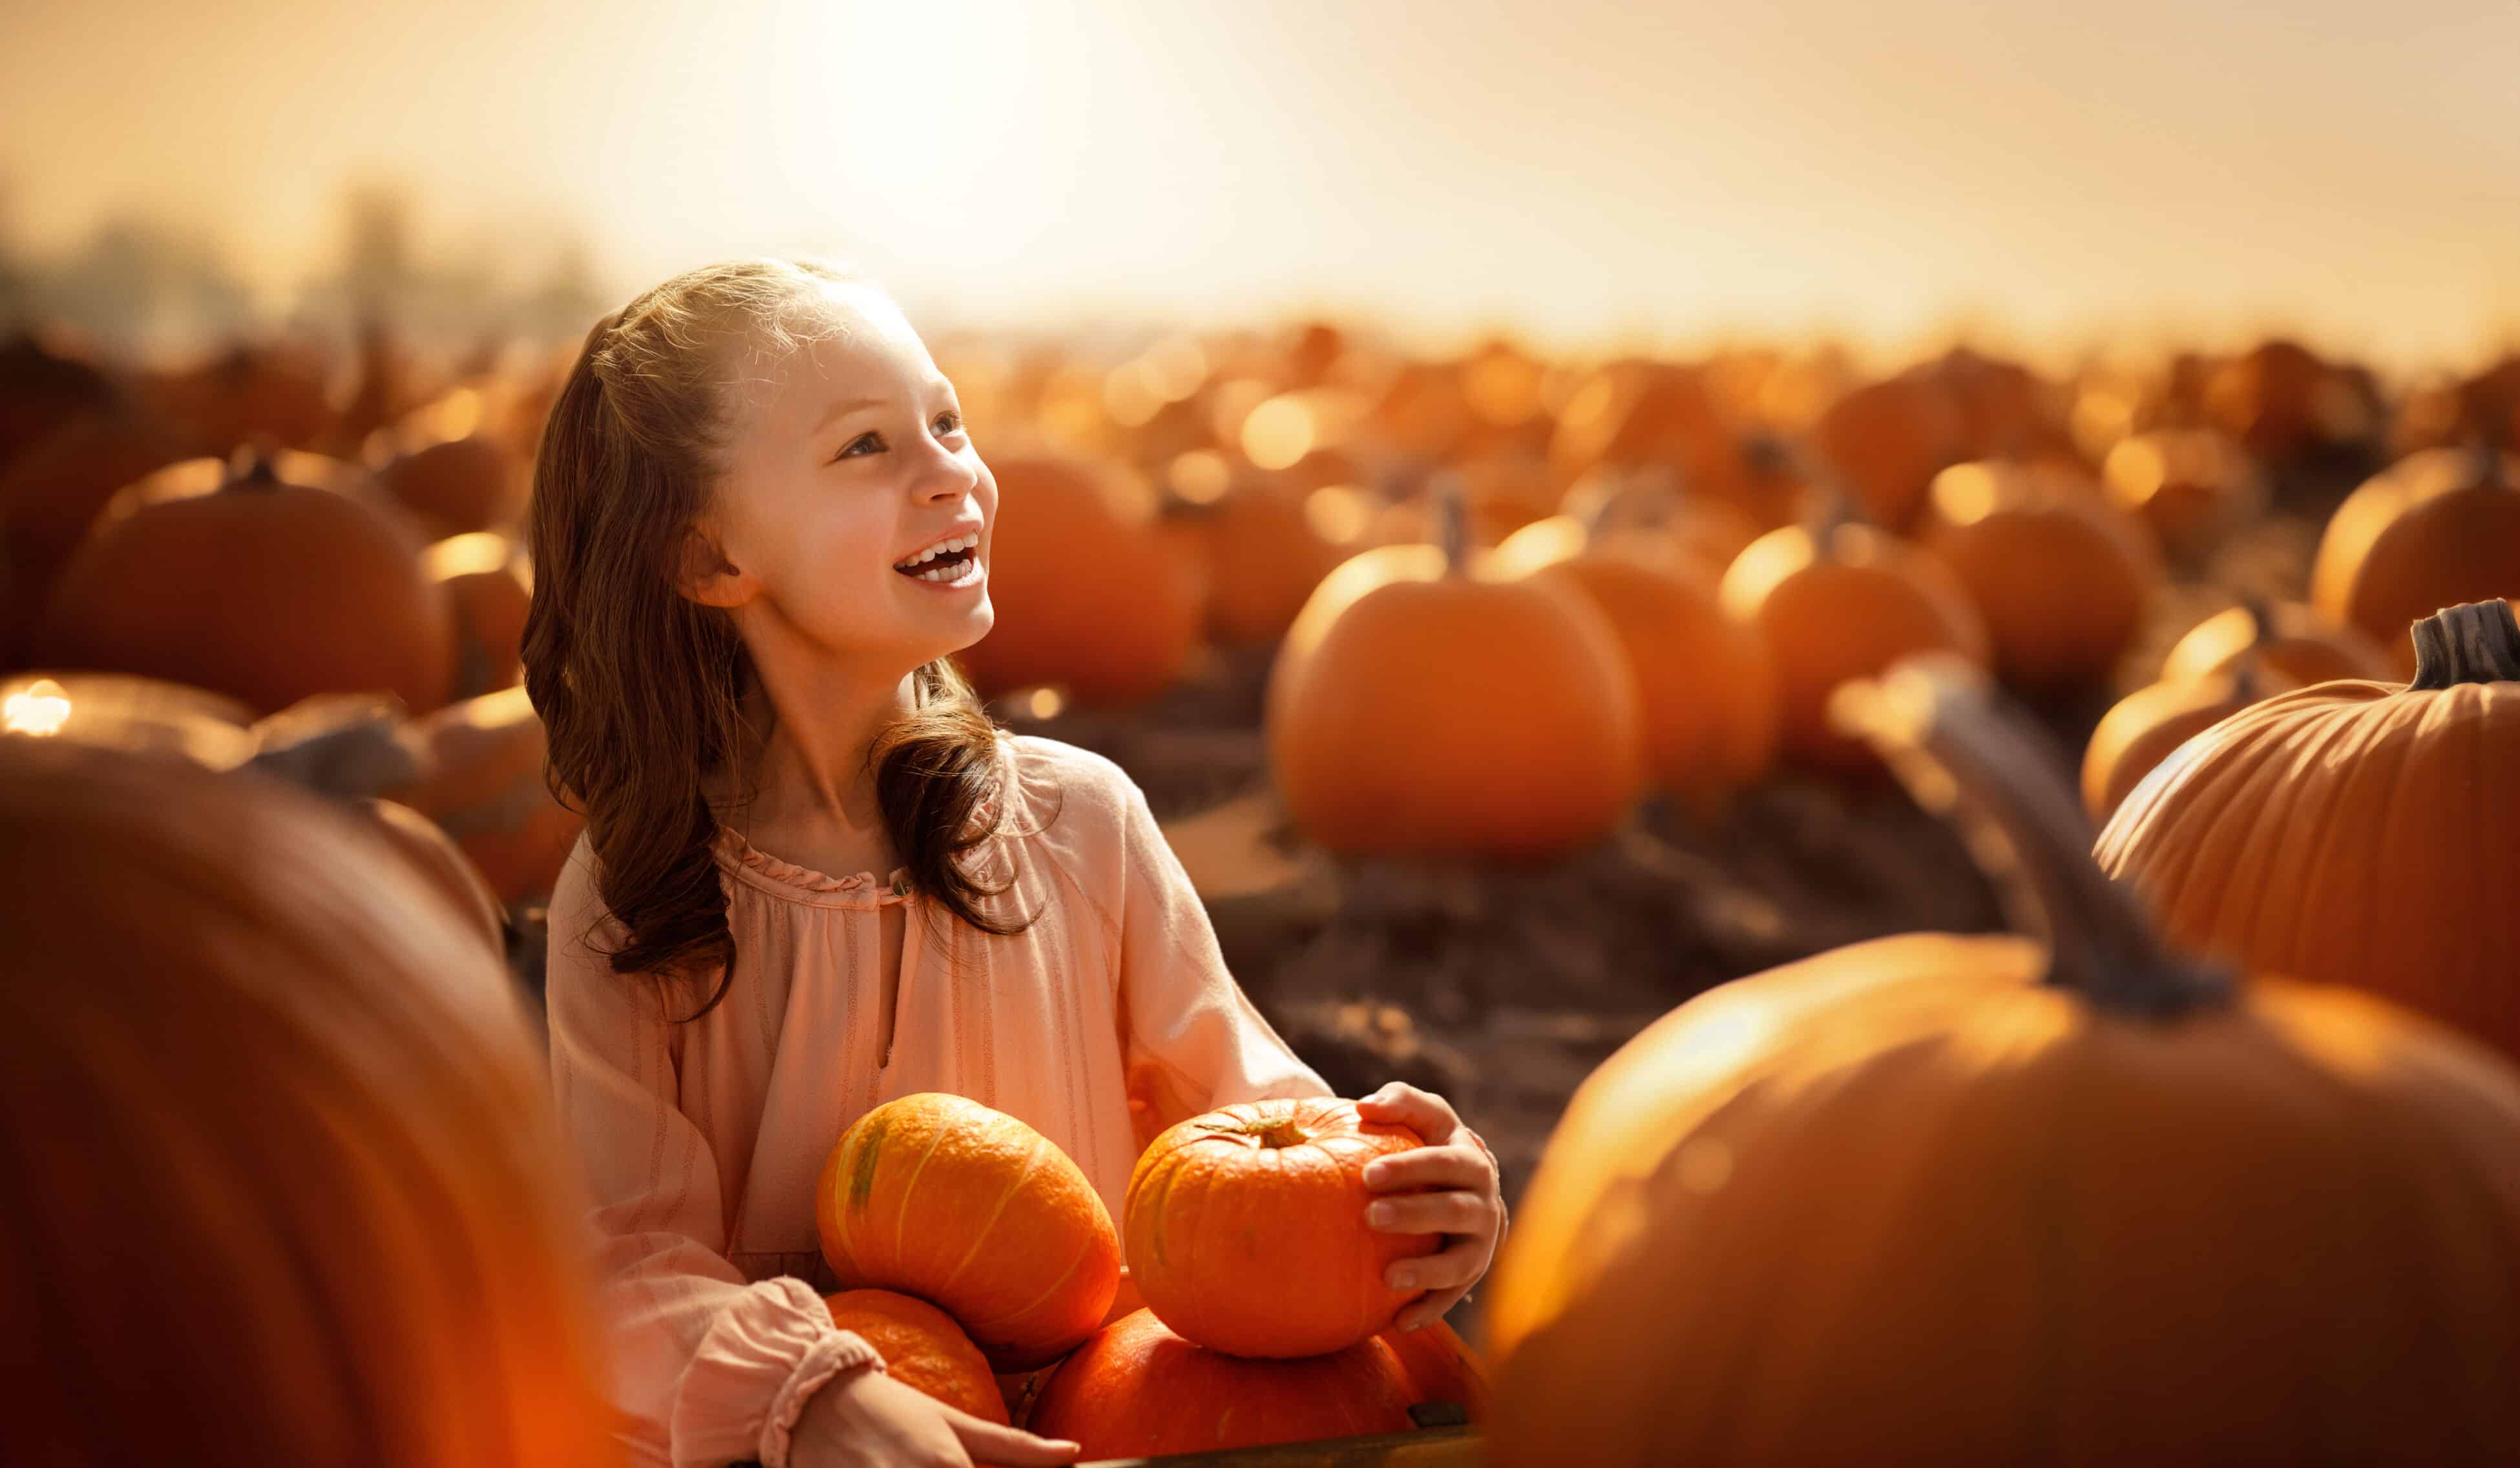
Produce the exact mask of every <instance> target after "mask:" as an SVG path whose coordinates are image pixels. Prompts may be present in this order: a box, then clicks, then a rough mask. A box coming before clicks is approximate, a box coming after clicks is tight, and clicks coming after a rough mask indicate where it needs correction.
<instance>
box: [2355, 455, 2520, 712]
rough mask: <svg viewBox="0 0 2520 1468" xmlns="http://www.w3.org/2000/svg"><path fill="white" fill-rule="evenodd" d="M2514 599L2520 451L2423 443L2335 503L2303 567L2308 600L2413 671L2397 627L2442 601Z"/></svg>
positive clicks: (2519, 572) (2519, 570)
mask: <svg viewBox="0 0 2520 1468" xmlns="http://www.w3.org/2000/svg"><path fill="white" fill-rule="evenodd" d="M2487 597H2509V598H2520V458H2515V457H2514V456H2513V455H2510V454H2506V453H2503V452H2501V451H2499V450H2498V449H2492V448H2470V449H2426V450H2423V451H2422V452H2420V453H2416V454H2410V455H2408V457H2406V458H2404V459H2401V460H2399V461H2398V462H2397V463H2396V464H2393V465H2391V466H2389V467H2388V468H2386V469H2384V470H2382V471H2381V472H2380V473H2378V474H2375V475H2373V476H2372V477H2371V478H2370V479H2369V480H2367V481H2366V482H2365V483H2364V484H2363V487H2362V488H2360V489H2357V490H2356V491H2354V493H2353V494H2352V495H2351V496H2349V497H2348V498H2347V499H2346V501H2345V503H2344V504H2342V505H2340V506H2338V507H2337V508H2336V513H2335V515H2334V516H2333V517H2331V518H2330V519H2329V520H2328V522H2327V529H2326V531H2325V532H2324V533H2323V534H2322V535H2321V536H2320V537H2319V541H2318V559H2317V560H2316V561H2315V562H2314V563H2313V564H2312V566H2311V573H2310V600H2311V604H2312V605H2314V606H2316V607H2318V610H2319V612H2320V613H2321V614H2322V615H2324V616H2326V617H2328V618H2330V619H2331V620H2334V621H2337V622H2342V623H2344V624H2345V625H2347V626H2349V627H2358V628H2361V629H2362V630H2363V632H2365V633H2368V634H2369V635H2370V636H2371V637H2372V638H2373V639H2374V640H2376V641H2377V642H2379V644H2380V645H2382V646H2384V647H2387V648H2388V649H2390V656H2391V659H2392V661H2393V662H2394V663H2395V664H2396V666H2397V669H2398V674H2399V676H2400V677H2402V678H2403V677H2409V676H2411V675H2412V674H2413V673H2414V657H2415V653H2414V645H2413V644H2412V643H2410V642H2409V641H2408V637H2407V629H2408V627H2409V626H2410V625H2412V624H2413V623H2415V622H2416V621H2419V620H2421V619H2422V618H2425V617H2428V616H2431V615H2432V614H2433V613H2434V612H2437V611H2439V610H2441V609H2442V608H2443V607H2445V606H2453V605H2455V604H2457V603H2459V602H2462V601H2479V600H2481V599H2483V598H2487Z"/></svg>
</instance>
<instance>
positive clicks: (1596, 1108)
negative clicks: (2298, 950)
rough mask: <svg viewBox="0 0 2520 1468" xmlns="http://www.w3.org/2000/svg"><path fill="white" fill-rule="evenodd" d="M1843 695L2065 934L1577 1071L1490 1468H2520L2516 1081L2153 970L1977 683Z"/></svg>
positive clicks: (1516, 1260) (2342, 1018)
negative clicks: (2310, 1465)
mask: <svg viewBox="0 0 2520 1468" xmlns="http://www.w3.org/2000/svg"><path fill="white" fill-rule="evenodd" d="M1851 701H1852V702H1854V703H1855V704H1856V706H1857V707H1856V710H1855V711H1857V712H1861V713H1864V714H1865V715H1867V717H1868V721H1869V722H1870V723H1871V724H1872V725H1873V727H1874V728H1875V729H1876V730H1877V731H1878V735H1877V736H1878V737H1881V738H1882V739H1883V740H1884V741H1885V743H1886V744H1887V745H1888V752H1889V754H1890V757H1891V758H1892V760H1893V762H1894V764H1895V765H1899V766H1914V765H1919V764H1921V765H1922V766H1924V767H1925V768H1921V769H1916V770H1914V771H1913V778H1914V779H1915V783H1916V787H1917V790H1918V793H1919V796H1920V798H1925V799H1927V800H1929V801H1933V802H1936V803H1940V802H1941V801H1943V800H1947V799H1948V798H1949V796H1950V794H1951V793H1952V792H1953V791H1954V790H1955V789H1957V791H1958V794H1959V795H1960V797H1961V798H1962V799H1963V800H1964V801H1965V802H1967V803H1968V804H1969V805H1971V806H1973V807H1976V808H1977V810H1978V811H1979V812H1981V813H1982V814H1984V815H1986V816H1990V817H1992V818H1993V822H1994V828H1993V829H1990V830H1987V831H1984V832H1982V833H1981V849H1986V850H1990V851H1993V850H1996V849H1999V848H2000V849H2002V850H2003V852H2004V857H2005V860H2004V866H2005V867H2006V869H2008V870H2010V871H2012V872H2014V873H2016V874H2017V875H2019V876H2020V877H2021V878H2023V879H2024V880H2023V882H2022V885H2023V887H2024V888H2026V889H2027V890H2028V891H2029V892H2030V893H2033V894H2035V903H2034V904H2033V905H2032V907H2031V910H2030V911H2029V912H2027V913H2026V914H2025V915H2026V916H2028V917H2030V918H2031V919H2032V920H2034V921H2035V923H2036V924H2037V926H2038V927H2039V928H2040V929H2041V930H2042V931H2043V932H2044V933H2045V935H2046V940H2047V941H2046V942H2045V943H2041V942H2037V941H2033V940H2031V939H2029V938H2021V937H2008V936H2000V935H1999V936H1989V937H1959V936H1951V935H1944V934H1921V933H1920V934H1910V935H1906V936H1902V937H1895V938H1887V939H1881V940H1876V941H1873V942H1869V943H1863V944H1858V945H1855V946H1854V947H1851V948H1846V949H1840V950H1838V951H1836V952H1833V953H1829V954H1824V955H1822V956H1818V957H1815V958H1810V959H1806V960H1804V961H1802V962H1799V963H1794V964H1790V965H1787V966H1786V967H1783V968H1779V969H1776V970H1774V971H1771V972H1769V973H1765V974H1761V975H1757V976H1754V977H1751V978H1746V979H1741V980H1737V981H1735V982H1733V983H1731V984H1727V985H1725V986H1723V987H1722V988H1719V989H1716V990H1714V991H1712V992H1711V993H1709V994H1707V995H1705V996H1703V997H1701V998H1699V999H1696V1000H1693V1001H1689V1002H1688V1003H1687V1004H1684V1005H1682V1006H1681V1007H1680V1008H1679V1009H1677V1010H1675V1011H1673V1012H1672V1013H1671V1014H1669V1015H1666V1016H1665V1017H1664V1018H1663V1019H1662V1020H1660V1021H1659V1022H1657V1023H1656V1024H1654V1025H1653V1026H1652V1027H1650V1028H1648V1029H1647V1030H1646V1031H1645V1032H1644V1033H1643V1034H1642V1035H1640V1036H1639V1037H1638V1038H1637V1039H1636V1040H1634V1041H1633V1042H1631V1043H1630V1044H1629V1045H1627V1046H1625V1047H1624V1048H1622V1049H1621V1050H1620V1051H1619V1052H1618V1053H1617V1054H1615V1055H1613V1056H1612V1057H1611V1058H1610V1060H1609V1061H1608V1062H1606V1063H1605V1064H1604V1065H1603V1066H1602V1067H1601V1068H1600V1069H1599V1070H1598V1071H1597V1072H1596V1073H1595V1074H1594V1075H1593V1076H1592V1077H1591V1078H1590V1079H1589V1080H1587V1081H1586V1082H1585V1084H1584V1086H1583V1088H1582V1089H1581V1090H1579V1091H1578V1092H1577V1093H1576V1095H1575V1098H1574V1100H1573V1102H1572V1104H1571V1105H1570V1106H1569V1107H1568V1108H1567V1111H1566V1114H1565V1116H1564V1118H1563V1119H1562V1120H1561V1121H1560V1122H1559V1124H1558V1127H1557V1131H1556V1133H1555V1134H1554V1135H1553V1137H1552V1138H1551V1140H1550V1143H1549V1147H1548V1150H1547V1152H1546V1154H1545V1155H1544V1157H1543V1159H1542V1162H1541V1165H1540V1169H1539V1172H1538V1173H1537V1175H1536V1176H1535V1177H1534V1178H1533V1179H1532V1183H1531V1186H1530V1189H1529V1191H1528V1192H1527V1193H1526V1194H1525V1196H1524V1199H1523V1203H1522V1206H1521V1208H1520V1210H1519V1215H1520V1216H1519V1217H1518V1218H1517V1219H1516V1220H1515V1225H1514V1230H1513V1233H1512V1235H1511V1236H1510V1237H1509V1238H1508V1240H1507V1243H1506V1248H1505V1256H1504V1260H1503V1262H1502V1264H1501V1266H1500V1268H1498V1270H1497V1273H1496V1276H1495V1284H1494V1286H1493V1288H1492V1289H1491V1291H1490V1292H1489V1296H1488V1303H1489V1315H1488V1320H1489V1340H1490V1351H1491V1353H1492V1359H1493V1360H1494V1361H1495V1368H1496V1402H1495V1408H1494V1411H1493V1414H1492V1416H1491V1418H1490V1420H1489V1422H1488V1432H1489V1438H1490V1445H1491V1447H1492V1450H1493V1453H1494V1461H1497V1462H1500V1463H1553V1462H1583V1463H1587V1464H1604V1465H1607V1464H1666V1463H1690V1464H1722V1463H1860V1462H1875V1461H1880V1460H1882V1459H1883V1458H1884V1456H1885V1455H1888V1456H1895V1457H1896V1458H1898V1459H1899V1460H1901V1461H1908V1462H1932V1463H2093V1462H2142V1463H2178V1464H2211V1463H2240V1462H2250V1463H2278V1462H2283V1463H2297V1462H2458V1463H2478V1464H2482V1463H2489V1462H2509V1461H2512V1460H2514V1458H2515V1456H2520V1393H2514V1392H2513V1391H2512V1390H2511V1383H2512V1382H2513V1381H2514V1380H2520V1310H2515V1308H2514V1302H2515V1301H2520V1168H2514V1167H2513V1166H2512V1161H2511V1160H2512V1158H2513V1157H2515V1156H2520V1072H2515V1071H2514V1070H2513V1069H2511V1068H2510V1067H2509V1066H2508V1065H2506V1064H2504V1063H2502V1062H2500V1061H2498V1059H2497V1058H2496V1057H2495V1056H2494V1055H2493V1054H2491V1053H2490V1052H2488V1051H2487V1050H2485V1049H2484V1048H2482V1047H2480V1046H2478V1045H2474V1044H2472V1043H2470V1042H2468V1041H2465V1040H2463V1039H2461V1038H2459V1037H2458V1036H2456V1035H2453V1034H2452V1033H2451V1032H2449V1031H2447V1030H2444V1029H2442V1028H2440V1027H2438V1026H2435V1025H2433V1024H2431V1023H2429V1022H2427V1021H2424V1020H2422V1019H2420V1018H2418V1017H2416V1016H2414V1015H2410V1014H2408V1013H2406V1012H2405V1011H2403V1010H2400V1009H2397V1008H2395V1007H2393V1006H2391V1005H2389V1004H2386V1003H2384V1002H2381V1001H2375V1000H2372V999H2370V998H2368V997H2367V996H2363V995H2359V994H2355V993H2352V992H2350V991H2344V990H2336V989H2321V988H2309V987H2304V986H2301V985H2297V984H2293V983H2290V982H2284V981H2278V980H2250V981H2247V982H2245V983H2239V984H2234V983H2232V982H2231V981H2229V980H2228V978H2227V977H2226V976H2223V975H2219V974H2218V973H2216V972H2214V971H2211V970H2208V969H2205V968H2202V967H2200V966H2199V964H2198V963H2197V961H2196V960H2194V959H2192V958H2190V957H2187V956H2183V955H2182V954H2180V953H2178V952H2176V951H2173V950H2170V949H2167V948H2165V947H2164V946H2163V945H2162V943H2161V942H2160V940H2159V939H2158V938H2157V937H2156V936H2155V934H2154V932H2153V930H2152V929H2151V927H2150V926H2149V925H2148V923H2147V922H2146V921H2145V919H2144V918H2143V916H2142V915H2141V914H2140V912H2138V910H2137V908H2136V907H2135V906H2134V905H2133V904H2132V903H2130V902H2129V900H2128V897H2127V894H2126V892H2125V891H2124V889H2122V888H2120V887H2118V886H2115V885H2113V884H2110V883H2108V882H2106V881H2105V880H2104V879H2102V877H2101V876H2100V874H2099V872H2098V870H2097V869H2096V868H2095V867H2093V864H2092V862H2091V861H2090V859H2089V858H2088V857H2087V856H2086V855H2085V843H2086V842H2087V841H2088V839H2089V827H2088V825H2086V824H2085V823H2083V822H2082V820H2081V819H2080V815H2079V813H2078V812H2077V811H2076V810H2075V808H2074V801H2073V797H2072V796H2071V794H2070V793H2069V792H2068V791H2067V789H2066V788H2065V786H2064V784H2063V783H2062V781H2060V780H2058V779H2057V778H2055V776H2054V775H2053V773H2052V771H2051V769H2050V767H2049V765H2048V756H2046V755H2045V754H2044V753H2043V752H2041V751H2040V750H2039V749H2038V747H2037V744H2036V741H2035V739H2034V736H2033V735H2031V734H2028V733H2027V732H2026V731H2024V732H2020V733H2016V732H2014V730H2012V729H2007V728H2006V727H2005V726H2004V724H2003V723H2000V722H1998V720H1997V719H1996V717H1995V716H1994V715H1995V711H1994V710H1993V709H1991V708H1990V707H1989V706H1988V703H1987V701H1986V695H1985V694H1984V693H1983V692H1981V691H1978V690H1976V689H1975V688H1974V687H1973V685H1972V682H1971V681H1968V680H1961V679H1958V678H1950V677H1937V676H1935V675H1933V674H1930V673H1926V672H1923V671H1920V670H1919V671H1912V672H1906V673H1902V674H1900V675H1897V676H1894V678H1893V679H1891V680H1889V681H1888V683H1887V685H1886V687H1885V688H1884V690H1882V691H1881V692H1879V693H1877V694H1875V695H1874V696H1873V697H1872V698H1870V699H1856V700H1851ZM1867 704H1868V705H1869V707H1866V706H1865V705H1867ZM1999 833H2000V834H1999Z"/></svg>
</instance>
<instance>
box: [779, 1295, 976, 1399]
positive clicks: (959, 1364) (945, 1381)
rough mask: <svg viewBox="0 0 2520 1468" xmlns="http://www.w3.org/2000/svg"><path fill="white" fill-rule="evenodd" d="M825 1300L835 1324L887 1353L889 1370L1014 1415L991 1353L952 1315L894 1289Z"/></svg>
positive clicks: (925, 1388) (934, 1390) (936, 1391)
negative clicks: (1000, 1390)
mask: <svg viewBox="0 0 2520 1468" xmlns="http://www.w3.org/2000/svg"><path fill="white" fill-rule="evenodd" d="M823 1304H824V1305H825V1307H827V1308H828V1309H829V1310H830V1311H831V1312H832V1324H834V1325H837V1326H838V1327H840V1328H841V1329H842V1330H853V1331H855V1332H857V1333H858V1335H859V1336H861V1337H863V1338H864V1339H865V1341H866V1343H867V1344H868V1345H870V1346H873V1347H874V1348H875V1349H876V1354H877V1355H878V1356H880V1357H883V1369H884V1374H885V1375H887V1376H890V1377H891V1378H892V1379H893V1380H895V1381H897V1382H900V1383H901V1384H902V1385H904V1386H909V1387H916V1388H918V1389H919V1390H920V1391H922V1392H924V1393H926V1394H927V1395H928V1396H930V1397H933V1398H935V1399H936V1400H937V1401H941V1402H943V1403H945V1404H946V1405H947V1406H950V1407H960V1408H961V1409H962V1410H964V1411H967V1412H969V1413H970V1414H971V1415H972V1416H974V1417H982V1418H986V1419H987V1420H989V1421H991V1422H997V1423H1004V1422H1006V1421H1007V1420H1008V1419H1007V1404H1006V1401H1005V1400H1004V1399H1003V1398H1001V1397H1000V1396H999V1395H998V1383H997V1379H996V1378H995V1377H993V1376H992V1375H990V1374H989V1362H988V1358H987V1357H983V1356H982V1355H980V1348H979V1347H977V1346H974V1345H972V1344H971V1338H970V1337H969V1336H967V1335H965V1334H964V1333H963V1327H962V1326H960V1325H957V1324H955V1323H954V1317H953V1316H952V1315H949V1314H947V1313H945V1312H943V1311H941V1310H938V1309H937V1308H936V1307H935V1306H932V1305H930V1304H928V1303H927V1302H926V1301H924V1300H914V1299H912V1298H911V1297H910V1296H908V1295H904V1294H899V1293H896V1292H894V1291H892V1290H842V1291H841V1292H840V1293H838V1294H836V1295H826V1296H824V1297H823Z"/></svg>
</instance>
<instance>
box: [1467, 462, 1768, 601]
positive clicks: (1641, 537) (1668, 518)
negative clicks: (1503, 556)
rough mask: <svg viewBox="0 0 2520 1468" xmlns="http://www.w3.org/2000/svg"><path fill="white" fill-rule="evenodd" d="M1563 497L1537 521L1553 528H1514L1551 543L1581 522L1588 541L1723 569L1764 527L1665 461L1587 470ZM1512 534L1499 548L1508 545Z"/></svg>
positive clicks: (1712, 570)
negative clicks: (1694, 486) (1692, 486)
mask: <svg viewBox="0 0 2520 1468" xmlns="http://www.w3.org/2000/svg"><path fill="white" fill-rule="evenodd" d="M1562 504H1563V508H1562V509H1561V511H1560V512H1559V513H1557V514H1555V515H1553V516H1551V517H1550V518H1548V519H1545V520H1540V521H1536V522H1535V524H1536V525H1539V526H1547V527H1550V528H1548V529H1536V528H1534V526H1532V525H1526V526H1524V527H1523V528H1522V529H1521V530H1517V531H1515V532H1514V534H1515V535H1525V534H1528V535H1529V536H1531V537H1532V538H1533V539H1535V540H1539V539H1543V538H1545V539H1546V540H1547V542H1548V543H1550V544H1559V543H1562V542H1563V541H1564V540H1565V538H1566V537H1567V535H1568V534H1569V532H1570V529H1580V531H1581V532H1582V538H1583V540H1584V542H1585V543H1586V544H1598V545H1601V546H1603V548H1604V549H1611V548H1614V547H1615V548H1616V549H1620V550H1636V551H1639V552H1643V553H1645V554H1648V555H1651V556H1657V557H1673V556H1676V557H1678V558H1680V559H1682V560H1686V561H1688V562H1690V563H1691V564H1694V565H1696V566H1699V567H1700V568H1702V569H1704V570H1705V572H1706V573H1707V574H1708V575H1709V576H1715V577H1720V576H1722V575H1723V574H1724V568H1725V567H1727V566H1729V565H1731V564H1732V563H1733V557H1735V556H1739V555H1740V554H1741V553H1742V552H1743V551H1746V550H1748V549H1749V548H1750V542H1752V541H1754V540H1757V539H1758V538H1759V534H1760V530H1761V526H1760V524H1759V522H1758V521H1757V520H1755V519H1752V518H1751V517H1750V515H1749V513H1748V512H1745V511H1743V510H1742V509H1741V508H1740V507H1739V506H1737V505H1733V504H1732V503H1730V502H1729V501H1724V500H1717V499H1712V498H1709V497H1708V496H1706V495H1703V494H1696V493H1690V492H1688V491H1685V490H1683V489H1682V487H1681V481H1680V479H1679V477H1678V476H1677V475H1675V474H1673V473H1672V471H1671V470H1669V469H1667V468H1662V467H1651V468H1645V469H1619V470H1600V471H1597V472H1595V473H1592V474H1589V475H1586V476H1585V477H1584V478H1583V479H1581V480H1579V481H1577V483H1576V484H1575V485H1574V486H1573V487H1572V488H1570V489H1568V490H1567V491H1566V498H1565V500H1564V501H1563V502H1562ZM1511 539H1512V537H1510V536H1509V537H1508V538H1507V541H1506V542H1501V543H1499V545H1498V547H1497V549H1498V550H1499V551H1504V550H1505V549H1506V546H1507V544H1509V543H1510V541H1511ZM1535 549H1536V548H1535ZM1510 558H1511V556H1508V559H1510ZM1544 558H1546V559H1562V558H1564V557H1563V556H1544Z"/></svg>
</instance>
